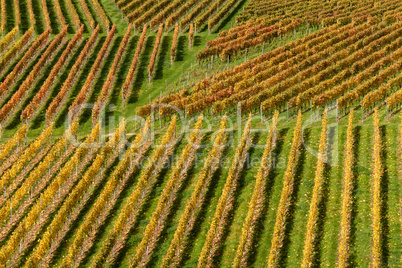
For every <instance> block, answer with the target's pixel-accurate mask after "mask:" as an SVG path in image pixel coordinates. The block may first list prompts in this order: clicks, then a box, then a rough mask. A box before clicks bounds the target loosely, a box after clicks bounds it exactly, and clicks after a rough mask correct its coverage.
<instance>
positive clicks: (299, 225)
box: [4, 0, 401, 267]
mask: <svg viewBox="0 0 402 268" xmlns="http://www.w3.org/2000/svg"><path fill="white" fill-rule="evenodd" d="M7 2H8V1H7ZM33 2H34V11H35V15H36V16H37V24H38V25H37V31H38V32H41V31H42V30H43V29H41V28H43V23H42V19H43V18H42V16H41V14H39V15H38V14H37V12H36V10H38V9H40V2H39V1H38V0H34V1H33ZM73 2H74V3H75V4H76V1H73ZM89 2H90V1H88V3H89ZM100 2H101V3H102V5H103V6H104V8H105V10H106V11H107V13H108V14H109V16H110V19H111V20H112V21H113V22H116V24H117V30H118V34H119V35H122V34H123V33H124V27H125V26H126V24H127V23H126V22H125V21H124V20H123V19H122V18H121V15H120V13H118V12H117V9H116V7H115V6H114V4H113V3H112V2H110V1H108V0H101V1H100ZM89 6H90V8H91V5H89ZM7 7H8V8H9V9H10V8H12V7H10V6H7ZM51 11H52V10H49V12H51ZM78 11H79V14H80V16H81V19H82V21H85V20H83V16H82V13H81V12H80V10H78ZM91 13H92V14H93V15H95V13H94V11H93V9H92V8H91ZM10 14H12V13H10ZM111 14H113V15H111ZM10 16H11V17H12V16H13V15H10ZM51 16H52V14H51ZM94 17H95V19H96V16H94ZM12 20H13V18H9V19H8V21H7V23H8V25H9V22H10V21H12ZM233 20H234V17H231V18H230V19H229V20H228V21H226V22H225V23H226V24H225V26H224V27H222V28H221V29H227V28H229V27H230V24H231V22H232V21H233ZM53 21H54V20H53ZM52 26H54V27H57V26H55V25H52ZM302 34H303V33H300V35H302ZM154 36H155V34H154V33H153V34H152V35H151V38H150V41H148V42H147V43H146V48H145V50H146V53H144V54H143V55H142V58H141V62H140V68H139V71H138V73H137V74H136V82H135V83H134V86H133V88H132V91H133V95H134V98H132V99H131V102H130V103H129V104H128V105H127V107H126V108H125V109H123V108H122V107H121V97H120V94H119V84H121V79H122V77H119V78H118V81H117V82H118V83H117V84H116V85H115V86H114V91H113V98H112V99H111V101H110V103H112V102H114V101H116V116H118V115H125V116H130V115H133V111H134V110H135V108H136V107H138V106H140V105H143V104H145V103H147V102H148V101H149V95H151V97H152V99H155V98H157V97H158V96H159V94H160V92H161V91H162V92H163V94H166V91H168V92H169V91H174V90H175V89H176V88H177V87H180V86H181V85H182V82H181V81H182V80H184V81H186V79H185V78H184V79H183V77H182V73H184V77H185V76H186V75H185V74H186V73H187V72H191V71H193V69H192V67H195V66H196V61H195V54H196V52H198V51H200V50H201V49H203V48H204V47H205V43H206V42H207V41H208V40H210V39H213V38H215V37H216V36H217V34H216V33H213V34H208V33H207V32H206V31H204V32H201V33H200V34H199V35H198V36H197V38H196V43H195V47H194V48H193V49H191V50H189V49H188V43H187V42H188V41H187V35H186V34H185V35H182V36H181V37H180V41H179V48H178V51H179V54H178V56H177V58H176V61H175V63H174V65H173V67H171V66H170V55H169V53H170V43H171V36H172V33H169V34H167V35H165V37H164V39H163V42H162V47H161V53H160V55H159V57H158V62H157V67H156V73H157V75H156V77H155V79H154V80H153V81H152V82H151V84H148V79H147V65H148V61H149V54H150V53H151V51H152V47H153V45H152V44H153V40H154ZM134 38H137V39H138V30H137V33H136V37H134ZM134 38H133V40H134ZM285 39H286V38H283V40H285ZM290 39H291V37H289V40H290ZM275 42H276V41H274V42H273V43H272V44H270V45H267V46H266V50H267V49H272V48H273V47H275V46H277V45H278V44H277V43H275ZM134 43H135V42H134V41H133V44H132V45H133V46H134ZM114 47H116V45H115V46H114ZM112 51H113V53H116V52H117V49H116V50H115V51H114V50H112ZM113 53H111V54H113ZM255 54H258V51H256V52H255ZM126 55H127V56H125V57H126V58H124V59H123V61H124V63H123V69H124V70H125V72H127V68H128V67H127V66H128V65H129V61H131V58H132V56H133V51H130V52H129V53H128V54H126ZM112 58H113V56H112V55H111V56H109V59H108V61H111V59H112ZM243 60H244V59H243V56H239V57H238V58H237V60H236V61H235V63H239V62H241V61H243ZM109 65H110V63H109ZM224 66H225V65H224V64H220V63H215V64H214V68H223V67H224ZM205 68H206V67H205V66H204V67H198V69H197V70H196V72H198V73H202V72H203V71H205ZM86 70H88V68H86ZM107 71H108V67H105V68H104V69H103V70H102V74H105V75H107ZM102 76H104V75H102ZM81 78H82V79H81ZM83 79H85V78H84V76H80V81H79V83H80V82H81V80H82V81H83ZM104 79H105V77H102V79H100V80H99V81H97V82H96V83H95V84H96V85H99V86H101V84H102V83H103V82H102V80H104ZM166 83H167V84H168V89H167V90H166ZM73 92H76V90H75V91H73ZM96 94H97V93H95V94H94V95H96ZM73 96H74V93H72V95H71V96H70V98H73ZM384 113H385V111H384V110H382V114H384ZM308 116H309V115H308V114H306V115H305V116H304V117H305V118H307V117H308ZM359 118H360V117H359V112H357V113H356V124H358V125H359V126H357V127H356V129H357V130H356V133H357V135H356V138H358V143H357V144H356V148H357V163H358V165H357V167H356V178H357V179H356V187H357V188H356V191H355V193H356V194H355V196H356V215H355V217H354V224H355V236H354V237H355V238H354V240H353V244H352V257H353V260H354V262H355V263H356V264H359V265H362V266H367V265H368V263H369V261H370V247H368V246H367V245H370V244H371V216H370V215H371V214H370V208H371V192H370V191H371V190H370V187H371V181H370V179H371V163H372V157H371V152H372V149H371V148H372V146H371V144H372V138H371V137H372V120H370V119H368V120H365V121H364V122H363V123H361V122H360V120H359ZM85 119H86V120H84V121H85V122H86V123H85V124H83V125H82V126H81V127H80V134H81V135H82V134H83V133H87V132H88V131H89V129H90V127H91V120H89V119H90V118H88V117H86V118H85ZM294 123H295V120H292V121H290V122H289V123H284V122H282V123H281V124H280V131H279V133H280V135H279V141H278V143H279V144H278V148H277V163H278V166H277V168H276V169H275V171H274V172H273V173H272V175H271V178H270V180H269V181H270V185H269V189H272V190H271V191H270V192H269V195H268V201H267V207H266V210H265V214H264V217H263V221H262V224H261V226H260V227H261V228H260V233H259V234H258V235H257V238H258V239H257V242H258V246H257V247H256V252H255V255H254V256H253V258H252V263H253V264H254V266H255V267H261V266H264V265H265V263H266V259H267V256H268V253H269V249H270V246H271V243H270V240H271V236H272V232H273V225H274V223H275V216H276V209H277V206H278V203H279V198H280V194H281V190H282V177H283V173H284V168H285V164H286V161H287V155H288V152H289V149H290V143H291V140H292V133H293V127H294ZM382 123H383V125H384V127H383V130H384V134H385V137H384V139H383V141H384V151H385V152H386V155H387V157H385V158H384V164H385V165H386V173H385V176H384V181H385V182H386V183H385V185H386V187H384V194H387V196H388V197H387V198H385V200H386V202H385V203H386V211H387V212H388V217H387V220H386V226H388V228H387V230H388V231H387V233H386V234H387V237H388V240H387V246H386V249H387V254H388V256H389V258H388V265H389V266H397V265H398V263H400V260H401V253H400V250H399V249H400V248H401V240H400V230H401V226H400V221H399V189H400V185H399V179H398V176H397V164H396V163H397V159H396V156H397V153H396V148H397V146H396V145H397V139H396V137H397V135H398V133H399V119H397V118H395V117H394V118H392V119H391V121H389V122H382ZM345 126H346V120H345V119H343V120H341V121H340V123H339V136H338V137H339V156H340V157H339V160H340V162H339V166H338V167H333V168H331V169H330V171H329V182H328V191H329V194H328V196H329V197H328V201H327V203H326V204H327V206H326V207H327V211H326V213H325V221H324V225H323V236H322V242H321V246H320V249H321V254H320V261H321V264H322V266H334V264H335V262H336V252H337V239H338V235H339V219H340V205H339V204H340V193H341V190H342V167H343V164H342V155H343V144H344V142H345V132H346V127H345ZM41 128H42V126H41V127H39V128H37V129H35V130H34V131H31V132H30V136H37V134H38V133H39V131H40V130H41ZM15 130H16V128H14V129H13V130H10V131H5V133H4V134H5V135H4V136H6V137H10V136H11V135H12V134H13V133H14V132H15ZM61 133H62V128H59V129H58V130H57V131H56V134H61ZM319 133H320V128H319V127H317V128H312V129H311V131H309V135H308V136H306V142H307V143H308V144H312V145H313V147H316V146H317V142H318V141H317V139H314V137H318V135H319ZM265 138H266V137H265V136H264V135H262V136H261V137H260V143H261V142H262V143H264V142H265ZM182 146H184V145H181V146H180V147H179V149H178V151H177V152H178V153H179V152H180V151H181V148H182ZM207 152H208V149H205V150H203V151H202V154H203V155H204V156H205V155H206V154H207ZM261 153H262V151H260V150H256V151H254V152H253V155H260V154H261ZM225 154H226V156H227V157H229V158H232V157H233V155H234V149H233V148H230V149H228V150H227V151H226V153H225ZM315 164H316V160H315V158H314V156H312V155H311V154H310V153H308V152H304V153H302V156H301V158H300V159H299V165H301V167H300V169H299V170H300V173H299V176H298V181H299V183H298V184H299V187H298V191H297V196H296V201H297V202H296V203H295V205H294V209H295V211H294V214H293V216H292V222H293V227H292V228H291V229H290V230H289V232H288V237H289V239H290V243H289V245H288V246H286V247H285V248H287V250H288V252H287V253H288V256H286V257H287V258H286V264H287V265H288V266H291V267H296V266H298V265H299V264H300V260H301V257H302V249H303V245H304V232H305V228H306V227H305V225H306V221H307V217H308V210H309V203H310V199H311V191H312V187H313V180H314V169H315ZM199 170H200V166H197V167H196V168H194V169H193V170H192V172H191V174H190V176H189V182H188V187H185V189H184V190H183V192H182V195H181V196H180V203H179V204H178V205H177V212H176V213H175V215H174V216H173V217H172V222H171V224H170V225H169V226H168V228H167V230H166V231H165V232H164V234H163V238H162V242H161V243H160V245H159V246H158V248H157V250H155V253H154V256H155V257H154V260H153V262H152V263H153V264H155V265H158V264H160V261H161V259H162V257H163V254H164V253H165V252H166V250H167V247H168V246H169V242H170V240H171V239H172V237H173V234H174V231H175V227H176V226H177V223H178V220H179V218H180V215H181V213H182V212H183V209H184V206H185V201H186V200H187V199H188V198H189V197H190V196H191V190H192V188H193V187H194V185H195V183H196V178H197V176H196V174H197V172H198V171H199ZM169 173H170V172H167V173H166V174H163V175H162V176H161V178H160V181H159V183H158V185H157V187H156V189H155V191H153V192H152V197H153V198H151V200H150V202H149V204H148V205H147V209H146V210H145V212H144V213H143V214H142V216H141V220H140V221H139V223H138V226H137V227H136V229H135V231H134V232H133V234H132V235H131V237H130V240H129V242H128V246H127V254H126V256H125V257H123V258H122V262H121V264H122V265H123V266H125V265H127V264H128V260H129V257H128V256H129V255H131V254H132V253H133V250H134V248H135V245H136V244H137V243H138V242H139V241H140V238H141V232H142V231H143V229H144V228H145V226H146V224H147V219H149V217H150V215H151V213H152V211H153V209H154V208H155V206H156V204H157V200H158V198H157V197H158V196H159V194H160V192H161V191H162V189H163V186H164V184H165V183H166V181H167V178H168V176H169ZM255 173H256V169H250V170H246V171H245V172H244V176H242V179H241V187H240V191H239V196H238V202H237V207H236V211H235V212H234V218H233V224H232V225H231V227H230V230H229V234H228V239H227V240H226V241H225V246H224V250H223V253H222V257H221V265H222V266H229V265H230V264H231V261H232V259H233V256H234V254H235V250H236V248H237V243H238V239H239V234H240V232H241V226H242V223H243V222H244V217H245V215H246V212H247V209H248V202H249V199H250V197H251V193H252V191H253V186H254V175H255ZM218 174H219V175H218V176H216V177H215V178H214V182H213V187H212V188H213V190H212V191H211V192H210V195H209V198H208V205H207V206H206V208H205V211H204V213H205V214H203V215H202V216H203V217H202V219H203V220H202V221H201V222H200V226H199V228H198V230H197V231H196V232H195V233H194V244H193V245H192V247H191V248H190V249H191V251H190V255H189V259H188V260H186V262H185V265H186V266H188V267H193V266H194V265H196V263H197V260H198V256H199V253H200V251H201V248H202V246H203V242H204V241H205V236H206V233H207V231H208V228H209V223H210V220H211V218H212V216H213V213H214V208H215V206H216V204H217V202H218V199H219V196H220V193H221V191H222V187H223V185H224V182H225V178H226V174H227V170H225V169H222V170H220V171H219V172H218ZM135 178H138V174H137V176H135ZM135 178H134V179H133V181H134V182H135V180H136V179H135ZM131 185H132V186H130V187H129V188H127V189H126V190H125V191H124V193H123V197H122V198H121V200H120V203H119V206H118V207H117V209H116V211H115V215H117V214H118V212H119V209H121V207H122V205H123V204H124V201H125V198H126V197H127V196H128V195H129V193H130V192H131V191H132V189H133V187H134V186H135V183H132V184H131ZM114 220H115V216H114V217H112V218H111V219H109V220H108V224H107V226H106V227H105V229H104V230H103V231H102V233H101V235H100V236H99V241H98V243H97V245H96V246H95V248H94V250H93V252H92V253H94V252H96V250H97V249H98V248H99V246H100V245H101V243H102V239H103V238H104V237H105V234H107V232H108V230H109V228H111V226H112V223H113V221H114ZM70 241H71V240H70Z"/></svg>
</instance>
